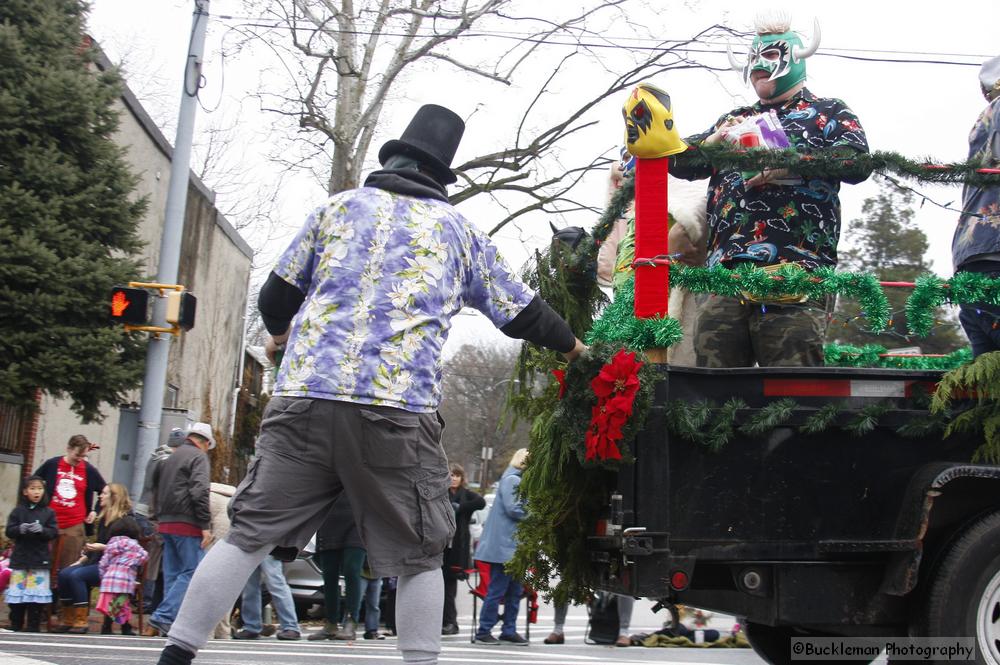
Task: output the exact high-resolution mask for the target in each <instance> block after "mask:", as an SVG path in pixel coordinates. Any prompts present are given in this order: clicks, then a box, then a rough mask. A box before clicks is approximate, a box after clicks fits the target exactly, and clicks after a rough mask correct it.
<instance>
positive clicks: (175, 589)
mask: <svg viewBox="0 0 1000 665" xmlns="http://www.w3.org/2000/svg"><path fill="white" fill-rule="evenodd" d="M213 448H215V436H214V435H213V434H212V426H211V425H209V424H208V423H195V424H194V425H192V426H191V429H189V430H188V432H187V436H186V437H185V438H184V443H182V444H181V445H180V446H178V447H177V449H176V450H175V451H174V452H173V454H171V455H170V456H169V457H167V458H166V459H164V460H163V461H161V462H160V463H159V464H157V465H156V470H155V471H154V472H153V478H152V480H153V492H152V498H153V504H152V509H153V514H154V515H155V517H156V519H157V521H158V522H159V526H158V527H157V529H158V531H159V533H160V535H161V536H162V537H163V600H162V601H161V602H160V604H159V605H158V606H157V608H156V611H155V612H154V613H153V614H152V616H150V617H149V625H150V626H152V627H153V628H155V629H156V630H157V631H159V632H160V633H162V634H164V635H165V634H167V633H168V632H169V631H170V626H171V624H172V623H173V621H174V618H175V617H176V616H177V611H178V610H179V609H180V606H181V601H182V600H184V594H185V592H187V588H188V584H189V583H190V582H191V576H192V575H193V574H194V569H195V568H197V567H198V562H199V561H201V558H202V556H203V554H204V551H205V548H206V547H208V546H209V545H210V544H211V543H212V530H211V529H212V512H211V508H210V500H209V491H210V490H209V485H210V482H211V480H210V474H209V462H208V455H207V453H208V451H209V450H212V449H213Z"/></svg>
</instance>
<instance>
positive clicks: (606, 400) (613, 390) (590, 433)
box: [585, 349, 643, 460]
mask: <svg viewBox="0 0 1000 665" xmlns="http://www.w3.org/2000/svg"><path fill="white" fill-rule="evenodd" d="M642 365H643V363H641V362H637V361H636V359H635V353H627V352H626V351H625V349H622V350H621V351H619V352H618V353H616V354H615V356H614V358H612V359H611V362H610V363H608V364H607V365H605V366H604V367H602V368H601V371H600V373H598V375H597V376H596V377H594V379H593V380H592V381H591V382H590V387H591V389H592V390H593V391H594V394H595V395H596V396H597V404H595V405H594V406H593V408H591V411H590V426H589V427H588V428H587V434H586V440H585V444H586V448H585V450H586V454H585V459H587V460H592V459H599V460H607V459H621V458H622V454H621V450H619V448H618V444H617V442H618V441H620V440H621V439H623V438H624V437H625V433H624V430H623V428H624V427H625V424H626V423H627V422H628V419H629V416H631V415H632V411H633V408H634V405H635V396H636V393H637V392H638V391H639V368H640V367H642Z"/></svg>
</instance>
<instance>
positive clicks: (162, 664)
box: [157, 644, 194, 665]
mask: <svg viewBox="0 0 1000 665" xmlns="http://www.w3.org/2000/svg"><path fill="white" fill-rule="evenodd" d="M193 660H194V654H193V653H191V652H190V651H188V650H187V649H182V648H180V647H179V646H177V645H175V644H168V645H167V646H166V647H165V648H164V649H163V651H162V652H161V653H160V660H159V661H157V665H191V661H193Z"/></svg>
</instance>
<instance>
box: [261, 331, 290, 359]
mask: <svg viewBox="0 0 1000 665" xmlns="http://www.w3.org/2000/svg"><path fill="white" fill-rule="evenodd" d="M288 332H289V331H288V330H286V331H285V332H284V333H282V334H281V335H271V338H270V339H269V340H267V344H266V345H265V346H264V355H265V356H267V359H268V360H269V361H270V362H271V364H272V365H277V364H278V363H277V362H275V360H274V356H275V354H276V353H277V352H278V351H281V350H283V349H284V348H285V342H287V341H288Z"/></svg>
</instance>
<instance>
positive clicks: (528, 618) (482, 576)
mask: <svg viewBox="0 0 1000 665" xmlns="http://www.w3.org/2000/svg"><path fill="white" fill-rule="evenodd" d="M472 563H473V565H474V566H475V567H474V568H471V569H470V570H467V571H465V572H466V573H468V575H469V577H468V579H467V580H466V584H468V585H469V593H471V594H472V635H471V636H470V637H469V641H470V642H475V641H476V631H477V630H479V618H478V611H477V609H478V608H477V602H478V601H479V600H485V599H486V592H487V591H488V590H489V588H490V564H488V563H485V562H483V561H473V562H472ZM473 578H475V580H476V584H475V586H473V583H472V580H473ZM522 597H523V598H524V600H525V604H526V609H527V612H525V616H524V639H526V640H530V639H531V624H533V623H538V593H537V592H536V591H535V590H534V589H532V588H531V587H529V586H528V585H524V594H523V596H522ZM500 603H501V604H503V600H501V601H500Z"/></svg>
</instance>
